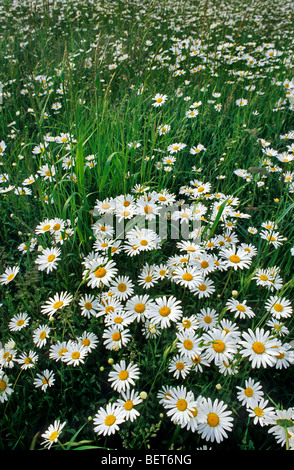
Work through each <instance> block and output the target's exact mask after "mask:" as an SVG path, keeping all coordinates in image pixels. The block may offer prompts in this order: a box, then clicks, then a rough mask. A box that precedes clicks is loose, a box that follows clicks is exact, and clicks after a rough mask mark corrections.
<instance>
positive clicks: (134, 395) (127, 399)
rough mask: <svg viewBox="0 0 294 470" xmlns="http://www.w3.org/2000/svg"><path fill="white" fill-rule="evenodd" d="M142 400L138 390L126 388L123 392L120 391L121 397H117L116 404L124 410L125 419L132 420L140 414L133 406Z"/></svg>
mask: <svg viewBox="0 0 294 470" xmlns="http://www.w3.org/2000/svg"><path fill="white" fill-rule="evenodd" d="M142 401H143V400H142V399H141V398H140V395H139V393H138V392H136V391H135V390H129V389H128V390H126V391H125V392H123V391H122V392H121V398H118V400H117V404H118V406H121V407H122V409H123V410H124V413H125V419H126V420H127V421H131V422H133V421H134V420H135V419H137V418H138V416H140V413H139V411H138V410H136V408H135V406H137V405H139V404H140V403H142Z"/></svg>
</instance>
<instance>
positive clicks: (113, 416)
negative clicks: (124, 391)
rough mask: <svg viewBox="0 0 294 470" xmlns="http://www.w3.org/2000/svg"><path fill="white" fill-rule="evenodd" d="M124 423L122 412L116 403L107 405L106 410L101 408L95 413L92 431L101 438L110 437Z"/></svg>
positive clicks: (123, 413)
mask: <svg viewBox="0 0 294 470" xmlns="http://www.w3.org/2000/svg"><path fill="white" fill-rule="evenodd" d="M124 421H125V412H124V410H123V409H122V408H121V407H120V406H118V405H117V404H116V403H108V404H107V405H106V409H104V408H103V407H101V408H100V409H99V410H98V412H97V413H96V415H95V417H94V419H93V423H94V425H95V427H94V431H95V432H96V433H98V434H103V436H110V435H111V434H115V432H116V431H118V430H119V425H120V424H122V423H124Z"/></svg>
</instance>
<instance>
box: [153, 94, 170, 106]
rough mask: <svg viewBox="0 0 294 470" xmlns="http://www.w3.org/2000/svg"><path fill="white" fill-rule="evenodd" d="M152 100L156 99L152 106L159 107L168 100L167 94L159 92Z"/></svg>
mask: <svg viewBox="0 0 294 470" xmlns="http://www.w3.org/2000/svg"><path fill="white" fill-rule="evenodd" d="M152 100H153V101H154V103H153V104H152V106H154V107H155V108H157V107H159V106H162V105H163V104H164V103H165V102H166V100H167V95H162V94H160V93H157V94H156V95H155V96H154V98H152Z"/></svg>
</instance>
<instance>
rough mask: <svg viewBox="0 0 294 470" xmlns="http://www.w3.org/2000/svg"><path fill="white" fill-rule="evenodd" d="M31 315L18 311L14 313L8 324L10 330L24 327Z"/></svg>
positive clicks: (18, 329)
mask: <svg viewBox="0 0 294 470" xmlns="http://www.w3.org/2000/svg"><path fill="white" fill-rule="evenodd" d="M29 322H30V317H29V316H28V314H27V313H18V314H17V315H14V316H13V317H12V319H11V320H10V322H9V324H8V328H9V329H10V331H20V330H21V329H22V328H25V327H26V326H28V324H29Z"/></svg>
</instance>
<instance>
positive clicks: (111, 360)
mask: <svg viewBox="0 0 294 470" xmlns="http://www.w3.org/2000/svg"><path fill="white" fill-rule="evenodd" d="M107 362H108V364H110V365H111V366H112V364H113V363H114V360H113V359H112V357H110V358H109V359H108V361H107Z"/></svg>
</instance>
